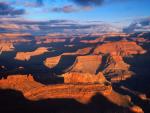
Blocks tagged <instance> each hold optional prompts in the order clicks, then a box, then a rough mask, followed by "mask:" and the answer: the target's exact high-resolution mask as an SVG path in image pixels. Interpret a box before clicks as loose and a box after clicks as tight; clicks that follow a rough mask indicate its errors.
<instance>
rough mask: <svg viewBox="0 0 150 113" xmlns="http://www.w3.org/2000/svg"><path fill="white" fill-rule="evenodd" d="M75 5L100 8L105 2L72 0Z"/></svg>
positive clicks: (100, 0)
mask: <svg viewBox="0 0 150 113" xmlns="http://www.w3.org/2000/svg"><path fill="white" fill-rule="evenodd" d="M72 1H73V2H74V3H76V4H78V5H81V6H99V5H103V3H104V2H105V0H72Z"/></svg>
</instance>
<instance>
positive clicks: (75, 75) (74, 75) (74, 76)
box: [63, 72, 106, 84]
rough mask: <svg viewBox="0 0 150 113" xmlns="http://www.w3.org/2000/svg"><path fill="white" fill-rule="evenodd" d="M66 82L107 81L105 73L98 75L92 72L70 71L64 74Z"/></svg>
mask: <svg viewBox="0 0 150 113" xmlns="http://www.w3.org/2000/svg"><path fill="white" fill-rule="evenodd" d="M63 77H64V83H101V84H103V83H104V82H106V79H105V77H104V75H103V73H98V74H97V75H94V74H90V73H79V72H69V73H65V74H63Z"/></svg>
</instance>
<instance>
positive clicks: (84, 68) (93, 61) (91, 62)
mask: <svg viewBox="0 0 150 113" xmlns="http://www.w3.org/2000/svg"><path fill="white" fill-rule="evenodd" d="M101 60H102V57H101V56H99V55H87V56H77V58H76V62H75V64H74V66H73V67H72V69H71V70H70V72H80V73H91V74H96V72H97V70H98V68H99V66H100V64H101Z"/></svg>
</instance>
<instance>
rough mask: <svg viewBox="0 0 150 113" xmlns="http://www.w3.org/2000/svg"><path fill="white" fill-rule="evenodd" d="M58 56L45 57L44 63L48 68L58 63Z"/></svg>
mask: <svg viewBox="0 0 150 113" xmlns="http://www.w3.org/2000/svg"><path fill="white" fill-rule="evenodd" d="M60 58H61V56H56V57H50V58H46V60H45V61H44V65H45V66H47V67H49V68H53V67H55V66H56V65H57V64H58V63H59V61H60Z"/></svg>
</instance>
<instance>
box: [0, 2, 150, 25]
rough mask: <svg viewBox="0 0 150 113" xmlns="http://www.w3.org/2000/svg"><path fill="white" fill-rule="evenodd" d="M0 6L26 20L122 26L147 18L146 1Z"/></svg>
mask: <svg viewBox="0 0 150 113" xmlns="http://www.w3.org/2000/svg"><path fill="white" fill-rule="evenodd" d="M88 1H89V2H88ZM0 2H7V3H9V4H10V5H11V7H13V8H15V9H23V10H25V13H24V14H22V15H19V16H20V17H23V18H25V19H29V20H42V21H44V20H55V19H60V20H62V19H65V20H77V21H104V22H110V23H111V22H114V23H115V22H116V23H117V22H120V23H122V24H126V23H130V22H131V21H133V20H135V19H138V18H143V17H149V16H150V7H149V5H150V1H149V0H0ZM65 8H66V9H65Z"/></svg>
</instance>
